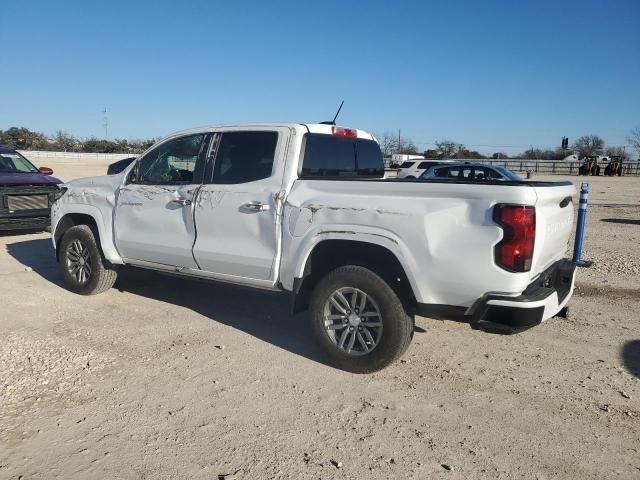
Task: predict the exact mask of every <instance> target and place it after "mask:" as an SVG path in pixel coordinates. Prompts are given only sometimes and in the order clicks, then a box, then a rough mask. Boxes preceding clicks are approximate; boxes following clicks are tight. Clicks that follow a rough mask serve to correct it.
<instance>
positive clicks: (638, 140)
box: [627, 127, 640, 156]
mask: <svg viewBox="0 0 640 480" xmlns="http://www.w3.org/2000/svg"><path fill="white" fill-rule="evenodd" d="M627 142H629V144H630V145H631V147H632V148H633V149H634V150H635V151H636V152H637V153H638V156H640V127H638V128H634V129H633V130H631V132H630V133H629V136H628V137H627Z"/></svg>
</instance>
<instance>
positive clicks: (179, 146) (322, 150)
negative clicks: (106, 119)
mask: <svg viewBox="0 0 640 480" xmlns="http://www.w3.org/2000/svg"><path fill="white" fill-rule="evenodd" d="M461 168H471V169H474V168H475V166H468V165H464V166H462V167H461ZM471 183H473V181H472V180H471V179H470V178H462V181H457V182H451V181H448V179H435V180H432V181H430V182H426V181H425V182H421V181H402V180H400V181H395V182H394V181H388V180H384V163H383V159H382V153H381V152H380V147H379V145H378V143H377V142H376V141H375V138H374V137H373V136H372V135H370V134H369V133H367V132H364V131H362V130H359V129H355V128H345V127H340V126H336V125H327V124H262V125H260V124H250V125H238V124H236V125H229V126H223V127H205V128H198V129H193V130H187V131H182V132H177V133H175V134H173V135H171V136H169V137H166V138H164V139H163V140H161V141H160V142H158V143H156V144H155V145H154V146H153V147H151V148H150V149H149V150H147V151H146V152H145V153H144V154H143V155H142V156H141V157H140V158H139V159H138V160H137V161H136V162H135V163H134V164H133V165H130V166H129V167H127V168H126V169H125V170H124V171H123V172H122V173H120V174H118V175H109V176H102V177H93V178H83V179H77V180H73V181H71V182H69V183H66V184H65V186H64V187H65V192H66V193H64V194H63V195H61V196H60V198H59V199H58V201H57V202H56V203H55V204H54V205H53V206H52V208H51V211H52V214H51V215H52V229H53V232H52V233H53V235H52V236H53V238H52V240H53V245H54V247H55V249H56V252H57V258H58V261H59V265H60V268H61V270H62V274H63V276H64V279H65V282H66V284H67V286H68V288H69V289H70V290H71V291H73V292H76V293H79V294H82V295H91V294H97V293H100V292H104V291H106V290H108V289H109V288H111V286H112V285H113V284H114V282H115V280H116V277H117V275H118V270H119V269H120V268H122V267H129V266H131V267H140V268H147V269H152V270H156V271H159V272H167V273H171V274H175V275H182V276H185V277H187V278H201V279H209V280H218V281H222V282H227V283H234V284H238V285H242V286H245V287H253V288H259V289H266V290H274V291H285V292H289V294H290V295H291V297H292V298H291V300H292V308H293V311H294V312H299V311H305V310H308V311H309V312H310V316H311V321H310V322H309V324H308V325H309V327H310V330H311V331H312V333H313V335H314V336H315V338H316V340H317V342H318V345H319V346H320V347H321V348H322V350H323V351H324V352H325V354H326V355H327V357H328V359H329V360H330V361H331V363H332V364H334V365H336V366H338V367H339V368H342V369H345V370H349V371H352V372H359V373H364V372H372V371H376V370H379V369H381V368H384V367H385V366H387V365H389V364H390V363H392V362H393V361H395V360H397V359H398V358H400V356H401V355H402V354H403V353H404V351H405V350H406V349H407V348H408V346H409V344H410V342H411V338H412V337H413V331H414V318H413V316H414V314H416V313H417V314H423V315H427V316H429V315H432V314H434V312H436V311H437V312H440V315H442V312H443V311H444V310H445V309H448V311H449V312H450V313H455V316H456V317H457V318H459V316H460V315H462V314H464V315H466V318H468V319H469V321H470V322H472V323H473V325H475V326H478V327H483V326H485V327H491V328H502V329H506V330H509V331H510V330H511V329H521V328H528V327H532V326H534V325H537V324H539V323H540V322H542V321H543V320H547V319H549V318H551V317H553V316H554V315H556V314H557V313H558V312H559V311H560V310H561V309H562V308H563V307H564V306H565V305H566V304H567V302H568V301H569V299H570V298H571V294H572V292H573V285H574V273H575V265H574V264H573V263H572V262H571V261H570V260H567V259H564V254H565V251H566V249H567V243H568V240H569V237H570V235H571V230H572V224H573V207H572V203H571V197H572V195H574V194H575V188H574V186H573V185H572V184H571V183H570V182H512V183H510V184H509V185H508V186H507V185H506V184H505V183H501V182H482V183H478V184H476V185H475V186H474V187H473V188H471V187H470V186H469V184H471ZM82 305H84V303H83V302H79V303H78V308H83V307H82Z"/></svg>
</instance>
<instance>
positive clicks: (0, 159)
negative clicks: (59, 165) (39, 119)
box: [0, 145, 62, 231]
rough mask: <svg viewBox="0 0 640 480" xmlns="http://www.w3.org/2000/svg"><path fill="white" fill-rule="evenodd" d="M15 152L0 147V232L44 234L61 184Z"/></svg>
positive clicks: (48, 172)
mask: <svg viewBox="0 0 640 480" xmlns="http://www.w3.org/2000/svg"><path fill="white" fill-rule="evenodd" d="M52 173H53V170H51V169H50V168H47V167H40V168H36V167H35V166H34V165H33V164H32V163H31V162H30V161H29V160H27V159H26V158H25V157H24V156H22V155H21V154H20V153H19V152H17V151H16V150H14V149H12V148H9V147H5V146H3V145H0V231H3V230H18V229H25V230H26V229H29V230H31V229H39V230H44V229H45V228H46V227H48V226H49V223H50V210H51V204H52V203H53V202H54V200H55V196H56V194H57V192H58V191H59V190H60V188H59V187H58V185H60V184H61V183H62V182H61V181H60V180H58V179H57V178H55V177H52V176H51V174H52Z"/></svg>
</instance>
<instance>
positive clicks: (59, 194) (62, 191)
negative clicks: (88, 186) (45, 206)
mask: <svg viewBox="0 0 640 480" xmlns="http://www.w3.org/2000/svg"><path fill="white" fill-rule="evenodd" d="M67 190H69V189H68V188H67V187H59V188H58V191H57V192H55V193H54V194H53V201H54V202H57V201H58V200H60V199H61V198H62V196H63V195H64V194H65V193H67Z"/></svg>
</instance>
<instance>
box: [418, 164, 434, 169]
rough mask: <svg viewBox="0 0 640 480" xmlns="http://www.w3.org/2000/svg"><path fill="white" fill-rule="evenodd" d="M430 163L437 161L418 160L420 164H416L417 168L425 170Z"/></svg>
mask: <svg viewBox="0 0 640 480" xmlns="http://www.w3.org/2000/svg"><path fill="white" fill-rule="evenodd" d="M432 165H437V163H436V162H420V165H418V168H419V169H421V170H426V169H427V168H429V167H431V166H432Z"/></svg>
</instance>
